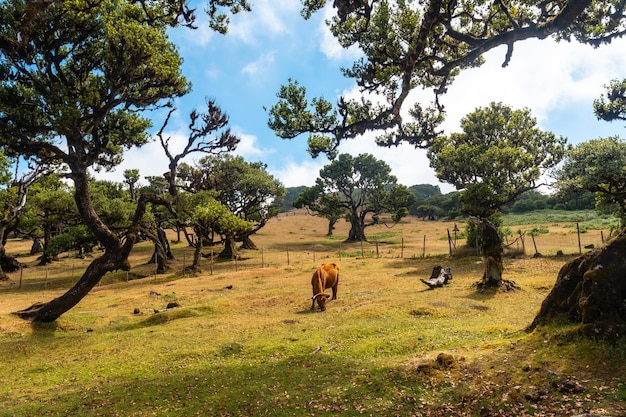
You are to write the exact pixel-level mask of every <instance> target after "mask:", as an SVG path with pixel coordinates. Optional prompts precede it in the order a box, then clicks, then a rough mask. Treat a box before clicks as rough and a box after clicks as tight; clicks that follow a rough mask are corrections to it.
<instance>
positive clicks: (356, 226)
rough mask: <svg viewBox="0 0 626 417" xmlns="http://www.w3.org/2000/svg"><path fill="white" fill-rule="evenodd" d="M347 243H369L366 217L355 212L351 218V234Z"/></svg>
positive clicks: (349, 233)
mask: <svg viewBox="0 0 626 417" xmlns="http://www.w3.org/2000/svg"><path fill="white" fill-rule="evenodd" d="M346 242H367V238H366V237H365V215H362V216H359V215H358V214H356V212H355V211H354V210H353V212H352V215H351V216H350V232H348V239H347V240H346Z"/></svg>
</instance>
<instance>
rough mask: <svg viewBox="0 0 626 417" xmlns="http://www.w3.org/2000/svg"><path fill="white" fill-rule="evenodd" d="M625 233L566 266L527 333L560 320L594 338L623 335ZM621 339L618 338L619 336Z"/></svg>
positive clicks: (625, 319) (625, 325) (625, 322)
mask: <svg viewBox="0 0 626 417" xmlns="http://www.w3.org/2000/svg"><path fill="white" fill-rule="evenodd" d="M624 254H626V229H624V230H622V232H621V233H620V234H619V235H618V236H617V237H615V238H614V239H612V240H611V241H609V242H608V243H607V244H606V245H605V246H604V247H602V248H597V249H594V250H592V251H590V252H587V253H585V254H583V255H581V256H579V257H578V258H576V259H574V260H572V261H571V262H568V263H567V264H565V265H564V266H563V267H562V268H561V270H560V271H559V273H558V275H557V279H556V283H555V284H554V287H553V288H552V291H551V292H550V294H548V296H547V297H546V299H545V300H544V301H543V303H542V304H541V309H540V310H539V313H538V314H537V316H536V317H535V319H534V320H533V322H532V324H531V325H530V326H529V327H528V330H533V329H535V328H536V327H537V326H538V325H541V324H545V323H548V322H558V321H562V320H563V319H565V320H567V321H569V322H573V323H578V324H579V325H580V326H578V327H577V328H576V329H575V330H574V331H576V332H580V333H582V334H584V335H587V336H592V337H594V338H603V337H606V338H615V337H624V333H625V332H626V303H624V300H626V257H625V256H624ZM619 335H621V336H619Z"/></svg>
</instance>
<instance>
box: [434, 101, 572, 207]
mask: <svg viewBox="0 0 626 417" xmlns="http://www.w3.org/2000/svg"><path fill="white" fill-rule="evenodd" d="M536 124H537V122H536V120H535V119H534V118H533V117H532V116H531V115H530V111H529V110H527V109H525V110H513V109H512V108H510V107H508V106H505V105H504V104H502V103H491V104H490V105H489V106H488V107H484V108H479V109H477V110H475V111H474V112H472V113H470V114H468V115H467V116H465V117H464V118H463V119H462V120H461V128H462V130H463V132H462V133H453V134H451V135H450V136H440V137H439V138H438V139H437V141H436V142H435V143H434V145H433V146H432V148H431V149H430V150H429V153H428V156H429V158H430V161H431V166H432V167H433V168H434V169H435V171H436V173H437V176H438V177H439V178H440V179H441V180H442V181H446V182H449V183H450V184H452V185H454V186H455V187H456V188H457V189H459V190H464V192H463V194H462V196H461V201H462V204H463V205H462V210H463V211H464V212H465V213H468V214H471V215H476V216H480V217H483V218H487V217H489V216H491V215H492V214H493V213H494V212H495V211H496V210H498V209H499V208H500V207H502V206H504V205H505V204H507V203H509V202H511V201H513V200H514V199H515V198H516V197H517V196H519V195H521V194H522V193H523V192H525V191H528V190H530V189H533V188H535V187H536V186H537V185H538V184H537V183H536V181H537V180H538V179H539V177H540V175H541V174H542V173H543V171H545V170H547V169H550V168H552V167H554V166H555V165H556V164H557V163H558V162H559V161H560V160H561V158H562V156H563V153H564V151H565V149H564V148H565V139H564V138H557V137H556V136H555V135H554V134H552V133H548V132H543V131H541V130H540V129H539V128H538V127H537V126H536Z"/></svg>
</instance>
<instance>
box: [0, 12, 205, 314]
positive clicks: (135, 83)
mask: <svg viewBox="0 0 626 417" xmlns="http://www.w3.org/2000/svg"><path fill="white" fill-rule="evenodd" d="M175 6H176V2H174V1H171V2H167V1H164V2H159V1H157V2H144V1H137V2H129V1H123V0H98V1H95V2H94V1H83V0H77V1H53V2H22V1H19V0H9V1H6V2H3V3H2V4H1V5H0V16H1V17H2V21H3V22H4V23H5V24H3V25H1V26H0V71H1V72H2V78H1V79H0V141H1V142H0V146H1V147H2V149H4V150H5V152H6V153H8V154H16V155H17V154H19V155H23V156H25V157H37V158H39V159H40V160H41V161H42V162H44V163H58V164H63V165H64V166H65V167H67V172H68V173H67V177H68V178H69V179H70V180H72V182H73V184H74V199H75V201H76V205H77V208H78V212H79V214H80V216H81V219H82V222H83V224H84V225H85V226H86V227H87V228H88V229H89V231H90V232H91V233H92V234H93V236H94V237H95V238H96V240H97V241H98V243H99V244H100V246H101V247H102V248H103V253H102V255H100V256H99V257H97V258H95V259H94V260H93V261H92V262H91V264H90V265H89V266H88V267H87V269H86V270H85V272H84V274H83V276H82V277H81V278H80V280H79V281H78V282H77V283H76V284H75V285H74V286H73V287H72V288H71V289H70V290H68V291H67V292H66V293H65V294H63V295H61V296H59V297H57V298H55V299H53V300H51V301H49V302H47V303H37V304H35V305H33V306H31V307H30V308H27V309H25V310H22V311H19V312H16V314H17V315H18V316H20V317H22V318H25V319H31V320H34V321H53V320H56V319H57V318H58V317H59V316H61V315H62V314H63V313H64V312H66V311H68V310H69V309H71V308H72V307H73V306H74V305H76V304H77V303H78V302H80V300H81V299H82V298H83V297H84V296H85V295H86V294H87V293H88V292H89V291H90V290H91V289H92V288H93V287H94V286H95V285H96V284H97V283H98V282H99V281H100V279H101V278H102V277H103V276H104V274H106V273H107V272H110V271H114V270H118V269H122V270H128V269H129V267H130V266H129V263H128V255H129V254H130V252H131V250H132V248H133V245H134V242H135V239H136V237H137V234H138V233H139V231H140V227H141V221H142V218H143V216H144V213H145V211H146V207H147V205H148V204H149V203H150V202H152V203H164V204H168V201H166V200H164V199H163V198H162V197H160V196H157V195H154V194H143V195H142V196H141V197H140V198H139V199H138V200H137V206H136V210H135V212H134V214H133V217H132V220H131V222H130V224H129V226H128V227H127V229H126V231H125V233H124V234H123V235H122V237H120V236H118V234H116V233H113V232H112V231H111V230H110V229H109V228H108V227H107V226H106V224H105V223H104V222H103V221H102V219H101V218H100V217H99V216H98V214H97V213H96V211H95V210H94V206H93V204H92V198H91V195H90V189H89V179H88V178H89V176H88V170H89V169H90V168H97V169H109V168H112V167H114V166H115V165H116V164H118V163H119V162H120V160H121V156H122V153H123V151H124V150H127V149H129V148H132V147H136V146H141V145H143V144H145V143H147V142H148V140H149V135H148V134H147V129H148V128H149V127H150V122H149V121H148V120H147V119H146V118H145V117H144V116H143V114H144V113H141V112H142V111H145V110H150V109H156V108H159V107H160V106H162V105H164V104H167V102H168V100H170V99H172V98H175V97H178V96H182V95H183V94H185V93H187V92H188V91H189V88H190V87H189V84H188V83H187V81H186V80H185V78H184V77H183V76H182V74H181V72H180V66H181V63H182V60H181V58H180V56H179V54H178V52H177V50H176V48H175V46H174V45H173V44H172V43H171V42H170V41H169V40H168V37H167V29H168V28H169V27H170V26H175V25H178V24H181V23H189V24H190V23H191V20H190V19H192V17H193V16H192V13H191V11H190V10H189V9H188V8H187V7H186V6H185V5H184V4H179V6H180V7H175Z"/></svg>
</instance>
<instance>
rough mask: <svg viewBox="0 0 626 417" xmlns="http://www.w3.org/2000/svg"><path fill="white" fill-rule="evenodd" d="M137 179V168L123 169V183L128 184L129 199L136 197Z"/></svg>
mask: <svg viewBox="0 0 626 417" xmlns="http://www.w3.org/2000/svg"><path fill="white" fill-rule="evenodd" d="M138 181H139V170H138V169H125V170H124V184H126V185H127V186H128V193H129V194H130V199H131V200H135V199H136V198H137V195H136V187H137V182H138Z"/></svg>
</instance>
